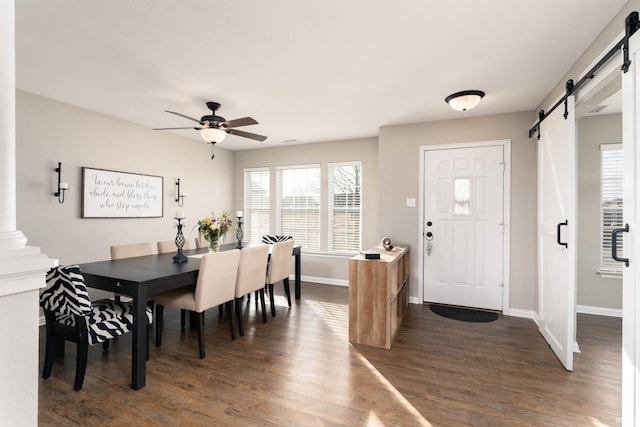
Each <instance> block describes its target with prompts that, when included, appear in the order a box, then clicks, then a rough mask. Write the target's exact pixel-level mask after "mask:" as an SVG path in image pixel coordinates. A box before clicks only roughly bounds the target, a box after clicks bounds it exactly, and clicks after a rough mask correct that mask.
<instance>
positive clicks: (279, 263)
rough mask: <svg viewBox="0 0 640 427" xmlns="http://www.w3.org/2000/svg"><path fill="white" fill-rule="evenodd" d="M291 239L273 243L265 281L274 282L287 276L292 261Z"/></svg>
mask: <svg viewBox="0 0 640 427" xmlns="http://www.w3.org/2000/svg"><path fill="white" fill-rule="evenodd" d="M292 253H293V240H292V239H289V240H285V241H283V242H278V243H274V244H273V247H272V248H271V258H270V259H269V268H268V269H267V283H276V282H277V281H279V280H283V279H286V278H288V277H289V273H290V272H291V265H292V263H293V257H292V256H291V255H292Z"/></svg>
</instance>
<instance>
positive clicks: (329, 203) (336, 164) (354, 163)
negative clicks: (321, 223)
mask: <svg viewBox="0 0 640 427" xmlns="http://www.w3.org/2000/svg"><path fill="white" fill-rule="evenodd" d="M344 166H359V167H360V171H361V173H362V171H363V167H362V161H361V160H353V161H348V162H329V163H327V201H326V203H327V253H329V254H337V255H353V254H356V253H358V252H359V251H360V250H362V204H363V197H362V194H363V191H362V187H363V182H362V177H361V180H360V210H359V216H360V218H359V226H360V230H359V233H358V234H359V237H360V240H359V241H358V249H357V250H354V251H336V250H334V249H333V215H332V213H333V204H332V201H331V196H332V194H331V193H330V190H331V187H332V183H331V179H332V176H331V174H330V171H331V168H334V167H344Z"/></svg>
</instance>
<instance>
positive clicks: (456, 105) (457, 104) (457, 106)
mask: <svg viewBox="0 0 640 427" xmlns="http://www.w3.org/2000/svg"><path fill="white" fill-rule="evenodd" d="M483 97H484V92H483V91H481V90H463V91H462V92H456V93H454V94H451V95H449V96H447V97H446V98H445V99H444V102H446V103H447V104H449V106H451V108H453V109H454V110H458V111H466V110H471V109H472V108H474V107H475V106H476V105H478V103H479V102H480V100H481V99H482V98H483Z"/></svg>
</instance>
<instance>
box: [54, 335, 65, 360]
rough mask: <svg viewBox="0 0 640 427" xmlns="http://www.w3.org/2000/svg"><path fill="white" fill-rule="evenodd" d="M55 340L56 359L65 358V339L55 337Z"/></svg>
mask: <svg viewBox="0 0 640 427" xmlns="http://www.w3.org/2000/svg"><path fill="white" fill-rule="evenodd" d="M54 339H55V340H56V346H55V349H56V353H55V357H64V344H65V343H64V338H60V337H55V336H54Z"/></svg>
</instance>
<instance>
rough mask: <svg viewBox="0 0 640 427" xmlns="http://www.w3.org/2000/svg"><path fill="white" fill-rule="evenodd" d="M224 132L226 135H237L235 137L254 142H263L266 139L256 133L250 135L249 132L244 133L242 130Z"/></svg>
mask: <svg viewBox="0 0 640 427" xmlns="http://www.w3.org/2000/svg"><path fill="white" fill-rule="evenodd" d="M225 131H226V132H227V133H230V134H231V135H237V136H242V137H244V138H249V139H255V140H256V141H264V140H265V139H267V137H266V136H262V135H258V134H256V133H251V132H245V131H243V130H237V129H225Z"/></svg>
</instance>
